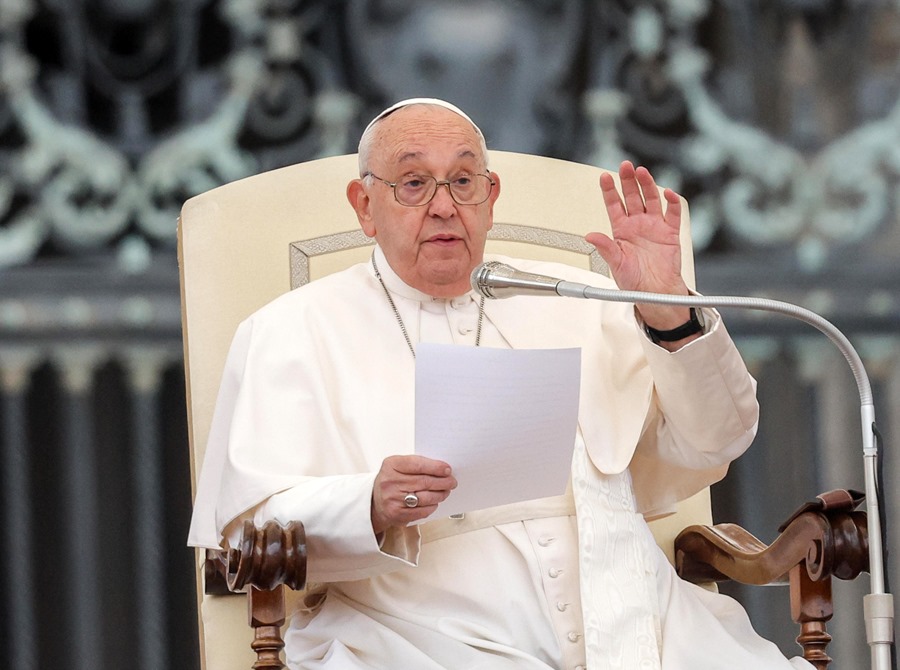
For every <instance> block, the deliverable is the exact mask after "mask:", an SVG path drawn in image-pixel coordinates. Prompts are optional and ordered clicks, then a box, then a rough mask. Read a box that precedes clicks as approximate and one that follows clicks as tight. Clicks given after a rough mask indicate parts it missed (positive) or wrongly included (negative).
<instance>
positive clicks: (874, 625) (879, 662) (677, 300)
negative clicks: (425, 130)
mask: <svg viewBox="0 0 900 670" xmlns="http://www.w3.org/2000/svg"><path fill="white" fill-rule="evenodd" d="M470 283H471V285H472V289H473V290H474V291H475V292H476V293H478V294H480V295H482V296H484V297H485V298H509V297H512V296H515V295H545V296H554V295H556V296H563V297H572V298H589V299H593V300H606V301H611V302H630V303H635V304H638V303H651V304H661V305H677V306H681V307H741V308H745V309H754V310H762V311H767V312H776V313H779V314H784V315H786V316H790V317H793V318H795V319H799V320H800V321H803V322H805V323H807V324H809V325H811V326H813V327H815V328H817V329H818V330H819V331H820V332H822V333H824V334H825V335H826V336H827V337H828V339H829V340H831V342H832V344H834V345H835V346H836V347H837V348H838V350H840V352H841V354H843V356H844V358H845V359H846V360H847V363H848V364H849V365H850V370H851V371H852V373H853V377H854V379H855V380H856V388H857V391H858V393H859V400H860V418H861V425H862V446H863V469H864V477H865V489H866V518H867V523H868V527H869V577H870V593H869V594H868V595H866V596H865V597H864V598H863V604H864V608H863V609H864V614H865V618H866V637H867V638H868V643H869V647H870V649H871V654H872V668H873V669H875V668H877V669H878V670H882V669H884V670H887V669H888V668H890V667H891V656H890V649H891V646H892V644H893V626H894V604H893V596H891V594H890V593H887V591H886V588H885V586H886V580H885V567H886V566H885V563H886V561H885V555H884V545H885V537H884V528H883V525H882V521H881V519H882V516H881V513H882V509H883V504H884V495H883V486H882V485H881V484H882V482H881V481H880V477H879V475H878V467H877V466H878V445H877V443H876V441H875V430H876V429H875V403H874V400H873V397H872V386H871V383H870V382H869V376H868V374H867V373H866V369H865V366H864V365H863V362H862V359H861V358H860V356H859V354H858V353H857V351H856V349H855V348H854V347H853V345H852V344H851V342H850V340H848V339H847V337H846V336H845V335H844V334H843V333H842V332H841V331H840V330H838V328H837V326H835V325H834V324H832V323H831V322H830V321H828V320H827V319H825V318H824V317H822V316H820V315H818V314H816V313H815V312H812V311H810V310H808V309H806V308H804V307H800V306H798V305H793V304H791V303H787V302H781V301H779V300H770V299H768V298H749V297H740V296H701V295H687V296H684V295H670V294H667V293H647V292H643V291H620V290H618V289H604V288H598V287H595V286H588V285H587V284H579V283H576V282H569V281H564V280H562V279H556V278H554V277H547V276H545V275H539V274H533V273H530V272H522V271H521V270H517V269H516V268H514V267H512V266H509V265H507V264H505V263H500V262H498V261H487V262H485V263H482V264H481V265H479V266H477V267H476V268H475V269H474V270H473V271H472V274H471V276H470Z"/></svg>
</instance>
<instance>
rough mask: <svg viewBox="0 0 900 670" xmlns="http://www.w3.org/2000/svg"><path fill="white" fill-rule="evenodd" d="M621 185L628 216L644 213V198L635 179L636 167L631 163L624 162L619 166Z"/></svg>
mask: <svg viewBox="0 0 900 670" xmlns="http://www.w3.org/2000/svg"><path fill="white" fill-rule="evenodd" d="M619 183H620V184H621V185H622V196H623V197H624V199H625V209H626V211H627V213H628V214H640V213H641V212H643V211H644V197H643V195H642V194H641V187H640V186H639V185H638V181H637V179H636V177H635V170H634V165H632V163H631V161H623V162H622V165H621V166H619Z"/></svg>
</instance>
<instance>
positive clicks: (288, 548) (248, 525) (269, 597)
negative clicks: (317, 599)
mask: <svg viewBox="0 0 900 670" xmlns="http://www.w3.org/2000/svg"><path fill="white" fill-rule="evenodd" d="M204 577H205V579H204V581H205V588H206V592H207V593H209V594H213V595H223V594H230V593H237V592H240V591H246V592H247V609H248V618H249V624H250V626H251V627H252V628H253V631H254V637H253V641H252V642H251V643H250V646H251V647H252V649H253V651H254V652H256V656H257V660H256V663H254V665H253V668H254V669H256V670H281V668H283V667H284V664H283V663H282V662H281V650H282V649H283V648H284V640H283V639H282V637H281V627H282V626H283V625H284V621H285V607H284V587H285V586H287V587H289V588H291V589H294V590H301V589H303V588H304V587H305V586H306V532H305V530H304V528H303V524H302V523H300V522H299V521H292V522H290V523H289V524H287V525H286V526H282V525H281V524H279V523H277V522H275V521H270V522H268V523H266V524H265V525H264V526H263V527H262V528H256V527H255V526H254V525H253V522H252V521H245V522H244V524H243V526H242V528H241V541H240V544H239V546H238V547H236V548H233V549H228V550H222V551H207V552H206V562H205V564H204Z"/></svg>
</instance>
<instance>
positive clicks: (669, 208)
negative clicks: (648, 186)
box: [663, 188, 681, 230]
mask: <svg viewBox="0 0 900 670" xmlns="http://www.w3.org/2000/svg"><path fill="white" fill-rule="evenodd" d="M663 197H665V199H666V215H665V220H666V224H667V225H668V226H669V227H670V228H673V229H674V230H680V229H681V196H679V195H678V194H677V193H676V192H675V191H673V190H672V189H670V188H667V189H666V190H665V191H664V192H663Z"/></svg>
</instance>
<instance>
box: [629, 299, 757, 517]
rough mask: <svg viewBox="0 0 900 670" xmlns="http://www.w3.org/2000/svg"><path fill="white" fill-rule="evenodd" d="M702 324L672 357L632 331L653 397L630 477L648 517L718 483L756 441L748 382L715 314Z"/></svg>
mask: <svg viewBox="0 0 900 670" xmlns="http://www.w3.org/2000/svg"><path fill="white" fill-rule="evenodd" d="M704 316H705V319H706V323H707V324H708V325H707V329H708V330H707V332H706V333H705V334H704V335H703V336H701V337H699V338H697V339H696V340H694V341H692V342H689V343H688V344H687V345H685V346H683V347H681V348H680V349H679V350H677V351H675V352H670V351H667V350H666V349H664V348H662V347H659V346H657V345H655V344H653V343H652V342H651V341H650V339H649V338H648V337H646V335H645V334H644V333H643V326H642V324H640V323H639V324H638V327H639V328H640V329H641V331H642V332H641V343H642V346H643V348H644V352H645V355H646V357H647V361H648V363H649V366H650V371H651V374H652V376H653V383H654V392H653V398H652V401H651V406H650V410H649V412H648V416H647V422H646V424H645V428H644V431H643V434H642V436H641V439H640V441H639V443H638V447H637V449H636V451H635V454H634V457H633V459H632V463H631V472H632V477H633V479H634V485H635V492H636V495H637V498H638V508H639V509H640V510H641V511H643V512H644V513H646V514H648V515H653V513H654V511H656V510H660V509H664V508H667V507H669V506H671V505H672V504H673V503H674V502H677V501H678V500H682V499H684V498H686V497H688V496H690V495H693V494H694V493H696V492H697V491H699V490H700V489H702V488H704V487H705V486H708V485H709V484H711V483H714V482H715V481H718V480H719V479H721V478H722V477H724V476H725V473H726V472H727V469H728V464H729V463H730V462H731V461H733V460H734V459H736V458H737V457H738V456H740V455H741V454H742V453H743V452H744V451H745V450H746V449H747V447H749V446H750V443H751V442H752V441H753V438H754V436H755V435H756V429H757V425H758V421H759V404H758V403H757V400H756V382H755V381H754V379H753V378H752V377H751V375H750V374H749V372H748V371H747V369H746V366H745V365H744V362H743V360H742V358H741V356H740V353H739V352H738V350H737V348H736V347H735V345H734V342H733V341H732V340H731V338H730V336H729V335H728V332H727V330H726V329H725V325H724V323H722V320H721V318H720V317H719V315H718V313H717V312H716V311H715V310H711V309H704Z"/></svg>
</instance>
